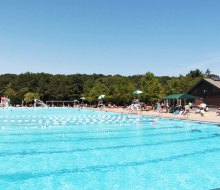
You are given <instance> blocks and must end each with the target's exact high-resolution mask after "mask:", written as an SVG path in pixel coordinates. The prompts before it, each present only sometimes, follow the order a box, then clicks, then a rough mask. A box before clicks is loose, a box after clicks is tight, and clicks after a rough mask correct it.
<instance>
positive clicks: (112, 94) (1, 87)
mask: <svg viewBox="0 0 220 190" xmlns="http://www.w3.org/2000/svg"><path fill="white" fill-rule="evenodd" d="M205 76H212V75H211V73H210V71H209V70H207V71H206V72H205V73H203V72H202V71H200V70H198V69H197V70H193V71H190V72H189V73H188V74H186V75H184V76H183V75H180V76H178V77H169V76H162V77H158V76H155V75H154V74H153V73H150V72H147V73H146V74H145V75H134V76H121V75H114V76H112V75H107V76H106V75H101V74H93V75H86V74H73V75H52V74H47V73H29V72H28V73H23V74H19V75H16V74H3V75H0V96H6V97H9V98H10V99H11V104H13V105H14V104H21V102H22V101H24V100H25V101H26V102H27V103H28V102H30V101H31V100H33V98H34V97H33V98H32V99H31V94H32V96H33V94H34V96H36V97H39V98H40V99H41V100H43V101H44V102H45V101H48V100H69V101H73V100H79V99H80V97H81V96H84V97H85V98H86V100H85V101H87V102H88V103H95V102H97V98H98V96H99V95H101V94H105V95H106V98H105V100H106V101H108V102H112V103H115V104H117V105H125V104H129V103H130V102H131V101H132V99H133V98H135V95H133V94H132V92H133V91H135V90H142V91H143V92H144V93H143V94H142V95H141V96H140V97H139V98H140V99H141V100H143V101H144V102H146V103H150V102H156V101H158V100H160V99H161V98H162V97H163V96H165V95H168V94H172V93H184V92H186V91H187V90H189V89H190V88H191V87H192V86H193V85H194V84H195V83H196V82H197V81H198V80H200V79H201V78H202V77H205ZM29 95H30V98H28V96H29Z"/></svg>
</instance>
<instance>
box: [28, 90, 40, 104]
mask: <svg viewBox="0 0 220 190" xmlns="http://www.w3.org/2000/svg"><path fill="white" fill-rule="evenodd" d="M35 99H40V96H39V95H38V93H33V92H28V93H26V94H25V95H24V101H25V102H26V103H32V102H33V101H34V100H35Z"/></svg>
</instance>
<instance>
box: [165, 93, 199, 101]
mask: <svg viewBox="0 0 220 190" xmlns="http://www.w3.org/2000/svg"><path fill="white" fill-rule="evenodd" d="M196 98H198V97H197V96H193V95H190V94H171V95H169V96H166V97H164V98H162V100H174V99H183V100H194V99H196Z"/></svg>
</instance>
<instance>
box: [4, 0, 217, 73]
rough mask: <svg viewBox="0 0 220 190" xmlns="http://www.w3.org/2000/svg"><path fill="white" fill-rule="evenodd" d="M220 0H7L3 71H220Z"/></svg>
mask: <svg viewBox="0 0 220 190" xmlns="http://www.w3.org/2000/svg"><path fill="white" fill-rule="evenodd" d="M219 7H220V1H219V0H211V1H209V0H166V1H165V0H151V1H148V0H138V1H134V0H133V1H131V0H109V1H107V0H92V1H91V0H37V1H36V0H20V1H18V0H0V67H1V69H0V73H21V72H27V71H30V72H49V73H53V74H55V73H62V74H72V73H87V74H91V73H103V74H117V73H118V74H122V75H133V74H143V73H145V72H147V71H151V72H153V73H155V74H156V75H179V74H185V73H187V72H188V71H189V70H191V69H195V68H199V69H201V70H203V71H204V70H206V68H210V70H211V71H213V72H214V73H216V74H220V24H219V23H220V11H219Z"/></svg>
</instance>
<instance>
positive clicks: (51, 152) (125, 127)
mask: <svg viewBox="0 0 220 190" xmlns="http://www.w3.org/2000/svg"><path fill="white" fill-rule="evenodd" d="M0 126H1V128H0V147H1V149H0V189H2V190H7V189H10V190H11V189H12V190H17V189H22V190H26V189H27V190H30V189H31V190H35V189H36V190H39V189H41V190H42V189H47V190H50V189H58V190H60V189H65V190H68V189H71V190H72V189H74V190H75V189H88V190H90V189H101V190H104V189H111V190H112V189H127V190H129V189H163V190H164V189H178V190H180V189H200V190H202V189H214V188H218V187H220V126H218V125H215V124H204V123H195V122H187V121H177V120H170V119H159V118H150V117H141V116H136V115H122V114H116V113H109V112H98V111H88V110H79V109H71V108H69V109H68V108H49V109H32V108H30V109H22V108H21V109H12V110H2V109H1V110H0Z"/></svg>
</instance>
